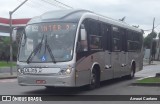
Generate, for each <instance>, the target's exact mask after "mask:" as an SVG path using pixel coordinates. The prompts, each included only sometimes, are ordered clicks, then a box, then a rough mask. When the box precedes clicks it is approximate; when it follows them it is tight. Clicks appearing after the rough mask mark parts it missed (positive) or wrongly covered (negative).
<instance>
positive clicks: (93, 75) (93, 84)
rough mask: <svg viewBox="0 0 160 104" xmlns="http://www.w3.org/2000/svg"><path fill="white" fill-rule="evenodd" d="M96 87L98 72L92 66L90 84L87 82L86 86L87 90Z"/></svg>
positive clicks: (98, 77)
mask: <svg viewBox="0 0 160 104" xmlns="http://www.w3.org/2000/svg"><path fill="white" fill-rule="evenodd" d="M98 87H100V74H99V72H98V71H97V70H96V69H95V68H94V69H93V71H92V73H91V80H90V84H89V86H88V88H89V90H93V89H95V88H98Z"/></svg>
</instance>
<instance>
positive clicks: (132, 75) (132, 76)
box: [128, 65, 135, 79]
mask: <svg viewBox="0 0 160 104" xmlns="http://www.w3.org/2000/svg"><path fill="white" fill-rule="evenodd" d="M134 75H135V66H134V65H132V67H131V72H130V75H129V76H128V79H133V78H134Z"/></svg>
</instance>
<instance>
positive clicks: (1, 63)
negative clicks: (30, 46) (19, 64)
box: [0, 61, 16, 67]
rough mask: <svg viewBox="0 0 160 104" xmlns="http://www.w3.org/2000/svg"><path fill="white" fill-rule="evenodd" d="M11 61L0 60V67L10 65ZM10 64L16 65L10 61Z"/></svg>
mask: <svg viewBox="0 0 160 104" xmlns="http://www.w3.org/2000/svg"><path fill="white" fill-rule="evenodd" d="M10 65H11V63H10V62H8V63H7V62H6V61H0V67H10ZM12 66H16V62H12Z"/></svg>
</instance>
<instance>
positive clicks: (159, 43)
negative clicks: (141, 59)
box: [157, 33, 160, 61]
mask: <svg viewBox="0 0 160 104" xmlns="http://www.w3.org/2000/svg"><path fill="white" fill-rule="evenodd" d="M158 38H159V39H158V40H159V41H158V48H159V51H158V57H157V60H158V61H159V56H160V33H159V34H158Z"/></svg>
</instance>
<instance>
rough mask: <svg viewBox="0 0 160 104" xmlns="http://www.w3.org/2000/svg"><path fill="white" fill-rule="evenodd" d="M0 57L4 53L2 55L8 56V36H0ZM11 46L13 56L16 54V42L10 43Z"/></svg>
mask: <svg viewBox="0 0 160 104" xmlns="http://www.w3.org/2000/svg"><path fill="white" fill-rule="evenodd" d="M0 46H1V47H0V58H1V57H2V55H4V56H3V57H7V56H8V57H9V55H10V38H9V37H4V36H0ZM12 47H13V56H14V58H15V57H16V56H17V50H18V49H17V44H16V42H14V43H13V44H12Z"/></svg>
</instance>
